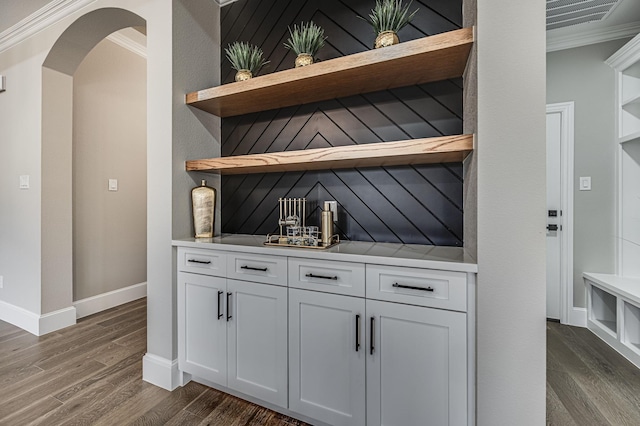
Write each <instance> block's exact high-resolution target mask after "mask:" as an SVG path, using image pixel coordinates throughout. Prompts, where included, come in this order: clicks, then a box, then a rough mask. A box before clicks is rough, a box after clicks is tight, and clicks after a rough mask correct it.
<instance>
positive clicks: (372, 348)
mask: <svg viewBox="0 0 640 426" xmlns="http://www.w3.org/2000/svg"><path fill="white" fill-rule="evenodd" d="M375 327H376V317H371V327H370V330H369V333H370V335H369V340H370V345H369V353H370V354H371V355H373V352H374V351H375V346H374V344H373V336H375V334H376V333H375V331H374V330H375Z"/></svg>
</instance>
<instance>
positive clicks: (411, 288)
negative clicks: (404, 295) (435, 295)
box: [391, 283, 433, 292]
mask: <svg viewBox="0 0 640 426" xmlns="http://www.w3.org/2000/svg"><path fill="white" fill-rule="evenodd" d="M391 287H397V288H408V289H410V290H422V291H431V292H432V291H433V287H427V288H424V287H415V286H412V285H404V284H398V283H393V284H392V285H391Z"/></svg>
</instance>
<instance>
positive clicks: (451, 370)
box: [366, 300, 467, 426]
mask: <svg viewBox="0 0 640 426" xmlns="http://www.w3.org/2000/svg"><path fill="white" fill-rule="evenodd" d="M466 327H467V319H466V314H464V313H461V312H452V311H445V310H440V309H432V308H424V307H419V306H409V305H401V304H397V303H390V302H380V301H376V300H367V333H366V334H367V426H382V425H384V426H426V425H429V426H446V425H451V426H453V425H466V424H467V333H466Z"/></svg>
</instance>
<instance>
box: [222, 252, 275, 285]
mask: <svg viewBox="0 0 640 426" xmlns="http://www.w3.org/2000/svg"><path fill="white" fill-rule="evenodd" d="M227 277H229V278H235V279H237V280H243V281H254V282H260V283H265V284H274V285H282V286H286V285H287V258H286V257H280V256H268V255H259V254H244V253H229V254H228V255H227Z"/></svg>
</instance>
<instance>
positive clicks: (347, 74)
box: [186, 28, 473, 117]
mask: <svg viewBox="0 0 640 426" xmlns="http://www.w3.org/2000/svg"><path fill="white" fill-rule="evenodd" d="M472 44H473V28H462V29H460V30H455V31H449V32H446V33H442V34H437V35H434V36H429V37H424V38H421V39H417V40H411V41H406V42H403V43H400V44H397V45H394V46H389V47H384V48H381V49H375V50H369V51H365V52H361V53H356V54H353V55H348V56H343V57H340V58H336V59H330V60H327V61H324V62H318V63H315V64H312V65H309V66H306V67H301V68H293V69H289V70H285V71H279V72H275V73H272V74H267V75H263V76H259V77H255V78H252V79H250V80H246V81H241V82H235V83H229V84H225V85H222V86H218V87H212V88H210V89H205V90H200V91H198V92H193V93H189V94H188V95H187V97H186V103H187V104H188V105H192V106H194V107H196V108H199V109H202V110H204V111H207V112H210V113H212V114H215V115H217V116H220V117H231V116H234V115H241V114H248V113H252V112H256V111H266V110H270V109H274V108H283V107H287V106H292V105H302V104H307V103H310V102H318V101H324V100H327V99H335V98H341V97H345V96H351V95H357V94H361V93H368V92H375V91H377V90H384V89H392V88H396V87H403V86H410V85H414V84H422V83H428V82H431V81H439V80H445V79H448V78H455V77H460V76H462V74H463V72H464V69H465V67H466V64H467V59H468V57H469V52H470V51H471V46H472Z"/></svg>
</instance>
